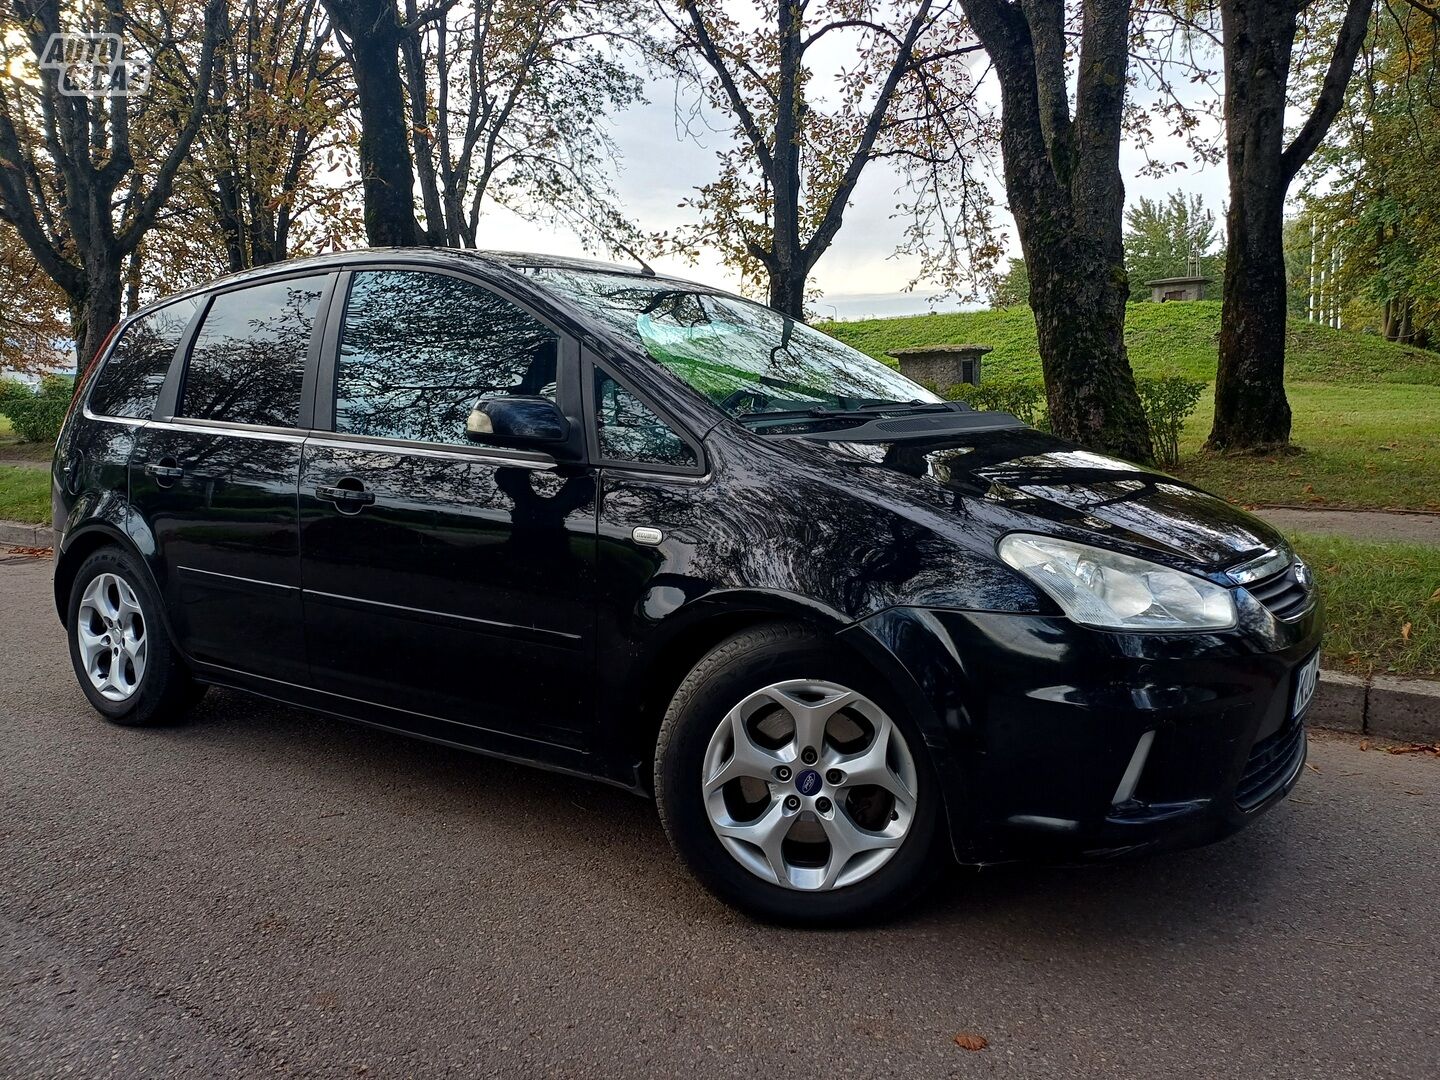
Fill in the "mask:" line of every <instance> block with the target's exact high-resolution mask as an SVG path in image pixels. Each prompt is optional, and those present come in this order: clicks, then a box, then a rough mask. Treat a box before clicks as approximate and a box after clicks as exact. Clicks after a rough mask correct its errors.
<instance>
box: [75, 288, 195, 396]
mask: <svg viewBox="0 0 1440 1080" xmlns="http://www.w3.org/2000/svg"><path fill="white" fill-rule="evenodd" d="M199 307H200V299H199V298H198V297H190V298H188V299H185V300H177V301H175V302H174V303H173V304H166V305H165V306H164V307H162V308H157V309H156V310H155V311H152V312H150V313H148V314H145V315H141V316H140V317H139V318H138V319H136V320H135V321H134V322H132V323H131V324H130V325H129V326H127V327H126V328H125V332H124V333H123V334H121V335H120V340H118V341H117V342H115V348H114V349H113V350H112V351H111V353H110V359H108V360H106V361H105V366H104V367H103V368H101V369H100V376H99V378H97V379H96V380H95V389H94V390H93V391H92V392H91V394H90V401H89V407H90V411H91V412H93V413H95V414H97V415H99V416H126V417H130V418H131V419H134V420H149V419H150V414H151V413H153V412H154V411H155V401H156V399H157V398H159V396H160V387H161V386H162V385H163V384H164V382H165V375H166V373H167V372H168V371H169V370H170V361H171V360H172V359H173V358H174V356H175V349H176V347H177V346H178V345H179V344H180V338H181V337H182V336H184V334H185V328H186V327H188V326H189V325H190V320H191V319H192V318H194V316H195V311H196V309H198V308H199Z"/></svg>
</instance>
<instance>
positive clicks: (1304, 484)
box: [1177, 382, 1440, 510]
mask: <svg viewBox="0 0 1440 1080" xmlns="http://www.w3.org/2000/svg"><path fill="white" fill-rule="evenodd" d="M1287 390H1288V393H1289V397H1290V409H1291V411H1292V412H1293V414H1294V418H1295V419H1294V430H1293V434H1292V438H1293V440H1294V443H1295V445H1296V446H1297V447H1299V448H1300V449H1301V452H1300V453H1298V454H1286V455H1281V456H1266V457H1255V456H1251V455H1244V456H1238V457H1223V456H1218V455H1213V454H1201V453H1199V450H1200V446H1201V444H1202V443H1204V441H1205V436H1206V435H1208V434H1209V432H1210V420H1211V416H1212V415H1213V412H1214V403H1213V401H1212V399H1211V397H1210V395H1209V394H1206V395H1205V396H1203V397H1202V398H1201V399H1200V405H1199V407H1198V408H1197V409H1196V410H1195V413H1194V415H1192V416H1191V417H1190V420H1189V422H1188V423H1187V424H1186V425H1185V434H1184V437H1183V438H1182V440H1181V443H1180V452H1181V458H1180V468H1179V469H1178V470H1177V471H1178V472H1179V473H1180V475H1182V476H1184V477H1185V478H1186V479H1187V480H1189V481H1190V482H1191V483H1193V484H1196V485H1198V486H1199V487H1202V488H1206V489H1208V490H1211V491H1214V492H1215V493H1216V494H1219V495H1223V496H1225V497H1226V498H1228V499H1232V500H1234V501H1235V502H1238V503H1242V504H1244V505H1247V506H1257V505H1259V506H1265V505H1269V506H1275V505H1294V506H1315V507H1327V506H1332V507H1361V508H1365V507H1368V508H1380V509H1404V510H1440V389H1437V388H1436V387H1433V386H1415V385H1405V384H1386V383H1378V384H1373V385H1370V386H1348V385H1335V384H1333V383H1332V384H1325V383H1310V382H1303V383H1292V384H1291V385H1290V386H1289V387H1287Z"/></svg>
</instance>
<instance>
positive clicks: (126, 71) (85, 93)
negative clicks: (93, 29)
mask: <svg viewBox="0 0 1440 1080" xmlns="http://www.w3.org/2000/svg"><path fill="white" fill-rule="evenodd" d="M40 67H41V69H42V70H45V71H53V72H55V73H56V75H57V78H56V88H57V89H58V90H59V91H60V93H61V94H63V95H65V96H66V97H89V98H107V97H115V98H123V97H139V96H140V95H141V94H143V93H145V91H147V90H149V89H150V70H151V69H150V61H149V59H148V58H147V57H146V56H144V54H142V53H140V52H138V51H137V50H136V49H135V48H134V46H133V45H131V46H130V47H128V48H127V47H126V43H125V41H124V40H123V39H122V38H121V37H120V35H119V34H51V35H50V37H49V38H48V39H47V40H46V42H45V49H44V51H43V52H42V53H41V54H40Z"/></svg>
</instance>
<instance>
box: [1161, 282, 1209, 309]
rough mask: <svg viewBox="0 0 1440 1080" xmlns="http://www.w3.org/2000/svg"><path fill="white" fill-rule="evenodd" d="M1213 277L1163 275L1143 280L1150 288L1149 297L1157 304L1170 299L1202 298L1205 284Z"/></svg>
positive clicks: (1203, 297)
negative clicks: (1162, 276)
mask: <svg viewBox="0 0 1440 1080" xmlns="http://www.w3.org/2000/svg"><path fill="white" fill-rule="evenodd" d="M1213 280H1214V278H1208V277H1164V278H1156V279H1155V280H1154V281H1147V282H1145V287H1146V288H1147V289H1149V290H1150V299H1151V300H1153V301H1155V303H1157V304H1163V303H1165V302H1167V301H1170V300H1178V301H1187V300H1204V299H1205V286H1206V285H1209V284H1210V282H1211V281H1213Z"/></svg>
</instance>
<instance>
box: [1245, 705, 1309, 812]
mask: <svg viewBox="0 0 1440 1080" xmlns="http://www.w3.org/2000/svg"><path fill="white" fill-rule="evenodd" d="M1304 753H1305V724H1304V723H1303V722H1302V721H1300V720H1299V719H1292V720H1290V721H1289V722H1288V723H1287V724H1286V725H1285V726H1284V727H1282V728H1281V729H1280V730H1279V731H1277V732H1275V734H1274V735H1269V736H1266V737H1265V738H1263V739H1261V740H1260V741H1259V742H1258V743H1256V744H1255V747H1254V749H1253V750H1251V751H1250V759H1249V760H1248V761H1246V762H1245V771H1244V772H1243V773H1242V774H1241V776H1240V783H1239V785H1238V786H1237V787H1236V789H1235V802H1236V803H1238V804H1239V806H1240V809H1242V810H1253V809H1255V807H1257V806H1259V805H1260V804H1261V803H1263V802H1264V801H1265V800H1266V799H1268V798H1270V796H1271V795H1274V794H1275V792H1277V791H1279V790H1280V788H1281V787H1282V786H1283V785H1284V783H1285V781H1286V780H1288V779H1290V776H1291V775H1292V774H1293V773H1294V772H1295V768H1296V766H1297V765H1299V763H1300V757H1301V755H1303V754H1304Z"/></svg>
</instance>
